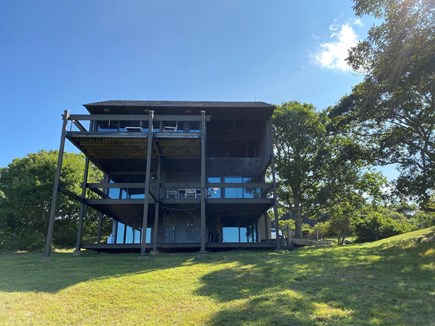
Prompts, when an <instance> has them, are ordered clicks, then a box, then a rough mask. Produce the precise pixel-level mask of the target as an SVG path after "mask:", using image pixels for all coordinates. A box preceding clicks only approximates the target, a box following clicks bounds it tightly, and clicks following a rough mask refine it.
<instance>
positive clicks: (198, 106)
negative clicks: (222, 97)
mask: <svg viewBox="0 0 435 326" xmlns="http://www.w3.org/2000/svg"><path fill="white" fill-rule="evenodd" d="M84 107H85V108H86V109H87V110H88V111H89V113H91V114H108V113H110V114H144V113H147V112H148V111H149V110H154V112H155V114H161V115H171V114H179V115H194V114H200V113H201V111H206V113H207V115H212V119H217V120H238V119H240V120H262V119H268V118H269V117H271V116H272V113H273V110H274V109H275V106H274V105H271V104H268V103H264V102H217V101H135V100H129V101H127V100H113V101H103V102H95V103H88V104H84Z"/></svg>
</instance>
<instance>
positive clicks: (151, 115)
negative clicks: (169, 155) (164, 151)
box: [140, 110, 154, 256]
mask: <svg viewBox="0 0 435 326" xmlns="http://www.w3.org/2000/svg"><path fill="white" fill-rule="evenodd" d="M153 120H154V111H152V110H150V111H149V115H148V146H147V164H146V172H145V194H144V204H143V220H142V234H141V246H140V255H141V256H144V255H145V252H146V240H147V239H146V238H147V223H148V204H149V198H150V179H151V154H152V150H153Z"/></svg>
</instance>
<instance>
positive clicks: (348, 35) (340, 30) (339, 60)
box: [314, 21, 361, 71]
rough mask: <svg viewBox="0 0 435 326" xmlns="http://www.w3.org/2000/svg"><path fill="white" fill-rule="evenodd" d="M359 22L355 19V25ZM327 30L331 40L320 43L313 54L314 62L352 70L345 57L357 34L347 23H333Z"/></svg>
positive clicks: (331, 67)
mask: <svg viewBox="0 0 435 326" xmlns="http://www.w3.org/2000/svg"><path fill="white" fill-rule="evenodd" d="M360 23H361V22H356V21H355V25H358V26H359V25H360ZM329 30H330V31H331V35H330V37H331V39H332V41H331V42H325V43H322V44H320V50H319V51H318V53H316V54H315V55H314V59H315V62H316V63H317V64H319V65H320V66H322V67H324V68H327V69H333V70H340V71H352V69H351V68H350V67H349V66H348V64H347V63H346V61H345V59H346V58H347V56H348V50H349V49H350V48H351V47H352V46H355V45H356V44H357V42H358V35H357V34H356V32H355V30H354V29H353V27H352V26H351V24H349V23H346V24H343V25H337V24H333V25H331V26H330V27H329Z"/></svg>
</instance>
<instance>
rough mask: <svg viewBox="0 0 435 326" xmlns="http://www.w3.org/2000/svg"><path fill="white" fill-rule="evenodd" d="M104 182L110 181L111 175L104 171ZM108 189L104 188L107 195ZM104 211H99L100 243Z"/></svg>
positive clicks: (98, 237)
mask: <svg viewBox="0 0 435 326" xmlns="http://www.w3.org/2000/svg"><path fill="white" fill-rule="evenodd" d="M103 180H104V181H103V182H104V183H108V182H109V175H108V174H107V173H104V178H103ZM108 191H109V188H106V189H104V193H105V194H106V195H108ZM103 215H104V214H103V213H102V212H99V214H98V231H97V243H98V244H100V243H101V229H102V227H103Z"/></svg>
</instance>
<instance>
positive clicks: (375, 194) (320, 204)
mask: <svg viewBox="0 0 435 326" xmlns="http://www.w3.org/2000/svg"><path fill="white" fill-rule="evenodd" d="M340 119H342V117H341V116H339V115H335V114H331V110H326V111H324V112H318V111H316V110H315V108H314V107H313V106H312V105H309V104H300V103H298V102H288V103H283V104H282V105H281V106H279V107H278V108H277V109H276V110H275V113H274V117H273V122H274V123H273V127H274V144H275V157H276V162H277V164H276V166H277V175H278V180H279V183H280V187H279V189H278V197H279V203H280V205H282V206H284V207H285V208H286V209H287V210H288V211H290V212H291V215H292V216H293V217H294V219H295V237H296V238H300V237H302V217H303V216H307V217H308V216H309V217H310V218H313V217H317V218H318V219H321V218H322V217H325V216H328V217H330V218H331V219H333V221H331V225H330V227H331V230H332V231H333V232H335V233H336V234H338V235H339V236H340V239H341V241H344V237H345V235H346V234H348V233H349V232H350V230H351V217H352V215H353V214H355V212H356V211H357V210H358V209H359V208H360V207H361V206H363V205H364V204H365V203H366V202H373V203H375V202H378V201H380V200H381V197H382V191H381V189H382V187H383V186H384V185H385V183H386V180H385V178H384V177H382V175H381V174H380V173H376V172H373V171H371V170H370V169H369V168H368V167H367V165H368V164H369V163H370V159H369V158H368V154H367V153H366V152H365V148H364V146H363V145H362V144H361V143H360V140H359V139H355V138H354V137H353V136H352V133H351V129H350V128H348V127H346V126H343V125H341V120H340Z"/></svg>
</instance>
